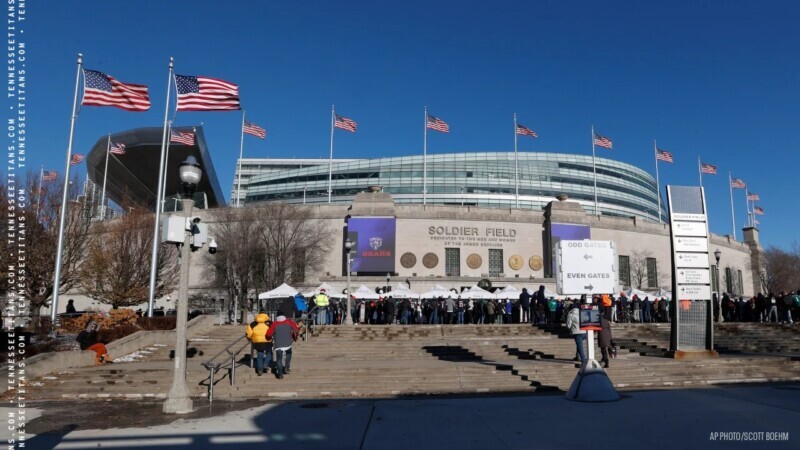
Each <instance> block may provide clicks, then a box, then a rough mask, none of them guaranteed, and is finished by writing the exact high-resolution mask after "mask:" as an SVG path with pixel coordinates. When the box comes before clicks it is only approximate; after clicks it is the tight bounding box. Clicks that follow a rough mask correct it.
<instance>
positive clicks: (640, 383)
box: [26, 324, 800, 400]
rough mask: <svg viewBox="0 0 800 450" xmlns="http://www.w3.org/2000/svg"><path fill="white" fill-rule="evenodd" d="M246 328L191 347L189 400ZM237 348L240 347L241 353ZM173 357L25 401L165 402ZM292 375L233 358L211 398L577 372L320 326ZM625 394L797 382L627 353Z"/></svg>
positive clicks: (522, 385) (525, 383)
mask: <svg viewBox="0 0 800 450" xmlns="http://www.w3.org/2000/svg"><path fill="white" fill-rule="evenodd" d="M243 330H244V328H243V327H242V326H230V325H224V326H215V327H213V328H212V329H211V330H210V331H208V332H207V333H205V335H203V336H195V337H194V338H192V339H190V340H189V342H188V346H189V348H190V349H193V351H192V352H191V353H192V354H193V355H194V356H193V357H191V358H189V359H188V364H187V383H188V386H189V389H190V392H191V395H193V396H196V397H205V396H207V394H208V387H209V370H208V369H207V368H206V367H204V366H203V365H202V363H203V362H206V361H208V359H209V358H211V357H212V356H213V355H215V354H217V353H220V352H221V351H223V350H224V349H226V348H227V347H229V346H230V344H231V343H232V342H233V341H234V340H236V339H238V338H239V337H241V336H242V334H243ZM238 346H239V345H238V344H237V346H236V347H238ZM171 351H172V348H170V347H167V346H164V347H159V346H153V347H149V348H147V349H143V350H142V351H140V352H138V353H137V354H133V355H127V356H125V357H122V358H120V356H121V355H112V356H114V357H117V361H118V362H116V363H114V364H110V365H105V366H98V367H83V368H75V369H70V370H66V371H62V372H59V373H52V374H50V375H48V376H46V377H43V378H40V379H37V380H33V381H31V382H30V383H29V386H28V390H27V393H26V395H27V398H28V399H31V400H33V399H74V398H129V399H139V398H163V397H165V396H166V393H167V392H168V391H169V388H170V385H171V380H172V370H173V362H172V360H171V358H170V352H171ZM293 353H294V355H293V359H292V363H291V373H288V374H287V375H285V377H284V378H283V379H280V380H279V379H276V378H275V377H274V376H273V375H270V374H265V375H264V376H257V375H256V374H255V371H254V370H253V369H251V368H250V367H249V362H250V361H249V356H248V355H247V354H248V351H247V350H245V351H244V352H242V353H241V354H239V355H238V356H237V357H236V361H237V364H236V371H235V377H234V378H235V382H234V383H233V384H231V373H230V372H229V371H227V370H220V371H218V372H217V373H216V375H215V377H214V383H215V385H214V398H217V399H220V398H221V399H247V398H276V399H285V398H305V399H310V398H359V397H397V396H415V395H431V394H459V395H466V394H469V395H474V394H482V393H503V392H514V393H536V392H552V391H558V390H562V391H564V390H566V389H567V388H568V387H569V385H570V383H571V382H572V379H573V378H574V376H575V373H576V372H577V364H576V363H575V362H574V361H573V360H572V358H573V357H574V356H575V346H574V341H573V340H572V339H569V338H566V337H564V338H560V337H558V336H556V335H554V334H551V333H549V332H546V331H543V330H540V329H538V328H536V327H533V326H530V325H526V324H521V325H447V326H430V325H423V326H364V325H359V326H354V327H346V326H323V327H317V328H316V329H315V330H314V331H313V332H312V333H309V338H308V340H307V341H305V342H303V341H301V342H297V343H296V344H295V347H294V351H293ZM608 372H609V375H610V377H611V380H612V382H613V383H614V384H615V385H616V386H617V388H619V389H623V390H625V389H642V388H656V387H659V388H660V387H676V386H696V385H698V386H700V385H707V384H715V383H740V382H766V381H798V380H800V362H798V361H792V360H791V358H788V357H785V358H779V357H756V356H749V355H736V356H724V357H721V358H717V359H714V360H705V361H693V362H685V361H676V360H673V359H669V358H653V357H648V356H641V355H639V354H637V353H633V352H629V353H625V354H621V355H620V356H619V357H617V358H615V359H613V360H612V362H611V368H610V369H609V370H608Z"/></svg>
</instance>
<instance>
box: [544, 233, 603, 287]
mask: <svg viewBox="0 0 800 450" xmlns="http://www.w3.org/2000/svg"><path fill="white" fill-rule="evenodd" d="M616 267H617V264H616V252H615V248H614V243H613V242H611V241H592V240H583V241H566V240H562V241H559V242H558V243H557V244H556V288H557V290H558V293H559V294H561V295H581V294H588V295H591V294H612V293H615V291H616V287H617V268H616Z"/></svg>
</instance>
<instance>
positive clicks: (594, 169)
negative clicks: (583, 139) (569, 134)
mask: <svg viewBox="0 0 800 450" xmlns="http://www.w3.org/2000/svg"><path fill="white" fill-rule="evenodd" d="M592 173H594V215H595V216H599V215H600V208H599V206H598V204H597V167H596V165H595V154H594V125H592Z"/></svg>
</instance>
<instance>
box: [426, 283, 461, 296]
mask: <svg viewBox="0 0 800 450" xmlns="http://www.w3.org/2000/svg"><path fill="white" fill-rule="evenodd" d="M451 294H453V292H452V291H450V290H448V289H447V288H446V287H444V286H441V285H438V284H437V285H436V286H435V287H434V288H433V289H432V290H430V291H428V292H423V293H422V294H419V296H420V298H438V297H450V296H451Z"/></svg>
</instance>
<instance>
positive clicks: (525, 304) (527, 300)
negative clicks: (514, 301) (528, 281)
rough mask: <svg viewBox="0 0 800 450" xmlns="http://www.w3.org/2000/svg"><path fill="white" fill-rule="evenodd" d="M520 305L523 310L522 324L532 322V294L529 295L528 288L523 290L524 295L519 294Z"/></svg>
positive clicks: (520, 320) (520, 319)
mask: <svg viewBox="0 0 800 450" xmlns="http://www.w3.org/2000/svg"><path fill="white" fill-rule="evenodd" d="M519 305H520V307H521V308H522V311H521V313H522V315H521V316H520V318H519V322H520V323H528V322H530V321H531V317H530V314H531V294H529V293H528V289H527V288H522V293H521V294H519Z"/></svg>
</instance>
